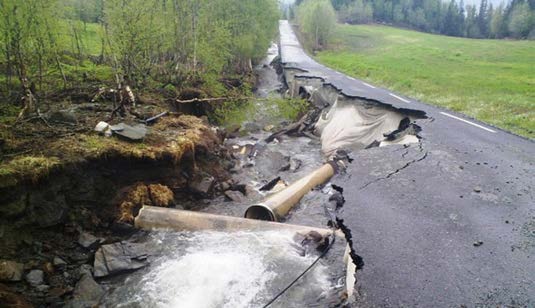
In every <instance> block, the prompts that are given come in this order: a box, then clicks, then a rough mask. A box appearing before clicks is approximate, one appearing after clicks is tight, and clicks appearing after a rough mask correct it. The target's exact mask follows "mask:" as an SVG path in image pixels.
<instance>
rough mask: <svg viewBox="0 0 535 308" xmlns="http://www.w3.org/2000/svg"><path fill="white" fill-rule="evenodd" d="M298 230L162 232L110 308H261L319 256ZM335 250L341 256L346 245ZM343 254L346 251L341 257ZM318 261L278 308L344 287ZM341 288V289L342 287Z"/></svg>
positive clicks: (113, 295)
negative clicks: (300, 241)
mask: <svg viewBox="0 0 535 308" xmlns="http://www.w3.org/2000/svg"><path fill="white" fill-rule="evenodd" d="M293 236H294V233H293V232H279V231H268V232H258V233H257V232H235V233H226V232H194V233H190V232H185V233H173V232H163V231H162V232H156V233H152V234H151V235H150V237H149V238H148V239H147V242H146V243H145V245H147V246H148V247H150V248H151V249H153V250H154V251H155V252H158V255H159V256H158V257H157V258H156V260H153V261H151V266H150V268H148V269H145V270H142V271H140V272H137V273H134V274H132V275H131V276H129V277H128V278H127V280H126V281H125V282H124V284H123V285H122V286H121V287H119V288H117V289H115V290H113V291H112V292H111V293H110V295H109V296H108V297H107V300H106V303H105V304H106V305H107V306H110V307H181V308H212V307H213V308H216V307H228V308H239V307H261V306H263V304H265V303H266V302H268V301H269V300H270V299H271V298H272V297H273V296H275V294H276V293H277V292H278V291H279V290H280V289H281V286H286V285H287V284H288V283H289V282H291V281H292V280H293V279H294V278H295V273H299V272H301V271H303V270H304V269H305V268H306V267H307V266H309V265H310V263H312V262H313V261H314V259H315V258H316V254H309V255H307V256H302V250H301V248H300V247H299V246H298V245H296V243H295V241H294V239H293ZM333 253H337V254H341V252H340V248H338V251H336V250H335V251H333ZM339 257H340V258H341V255H340V256H339ZM333 274H335V273H332V272H331V271H330V270H328V269H327V266H326V265H324V264H318V265H317V266H316V267H315V268H314V269H313V270H312V271H311V272H309V273H308V274H307V275H306V276H305V277H304V278H303V280H302V281H300V283H299V285H298V286H296V287H295V288H292V289H291V290H289V291H288V293H287V294H285V295H284V296H283V297H282V298H280V299H279V300H278V301H277V302H276V303H275V304H274V305H273V307H295V306H296V305H298V306H302V307H305V306H307V307H310V306H314V305H315V304H316V305H317V302H318V301H321V300H325V298H328V297H330V296H331V294H332V293H333V291H334V290H336V289H341V285H339V283H338V281H339V280H340V281H341V280H342V277H343V276H344V275H343V272H341V273H338V274H337V275H338V278H339V279H333V278H332V277H333ZM338 291H340V290H338Z"/></svg>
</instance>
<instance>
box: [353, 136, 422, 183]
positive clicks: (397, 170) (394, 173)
mask: <svg viewBox="0 0 535 308" xmlns="http://www.w3.org/2000/svg"><path fill="white" fill-rule="evenodd" d="M419 148H420V152H423V151H424V149H423V147H422V144H421V143H420V145H419ZM408 152H409V150H408V149H407V151H406V152H405V153H403V154H402V157H405V155H407V154H408ZM428 153H429V152H428V151H425V153H424V155H423V156H422V157H420V158H417V159H413V160H411V161H409V162H407V163H406V164H405V165H403V166H402V167H401V168H398V169H396V170H394V171H393V172H390V173H389V174H387V175H386V176H385V177H381V178H377V179H375V180H373V181H371V182H368V183H366V184H365V185H363V186H361V187H360V188H359V190H362V189H365V188H367V187H368V186H370V185H372V184H374V183H377V182H379V181H383V180H387V179H389V178H391V177H393V176H394V175H396V174H398V173H400V172H401V171H403V170H404V169H407V168H408V167H410V166H411V165H412V164H415V163H417V162H420V161H422V160H424V159H426V158H427V154H428Z"/></svg>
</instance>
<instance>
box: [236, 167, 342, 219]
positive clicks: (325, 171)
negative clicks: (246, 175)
mask: <svg viewBox="0 0 535 308" xmlns="http://www.w3.org/2000/svg"><path fill="white" fill-rule="evenodd" d="M335 172H336V164H335V163H334V162H330V163H327V164H325V165H323V166H321V167H320V168H318V169H316V170H315V171H313V172H312V173H310V174H309V175H307V176H305V177H303V178H301V179H299V180H298V181H296V182H294V183H293V184H292V185H290V186H288V187H286V188H285V189H283V190H282V191H280V192H278V193H276V194H274V195H272V196H270V197H268V198H267V199H266V200H264V201H263V202H261V203H259V204H255V205H252V206H250V207H249V208H248V209H247V210H246V211H245V218H250V219H257V220H267V221H280V219H281V218H282V217H284V216H286V214H288V212H289V211H290V210H291V209H292V207H293V206H294V205H296V204H297V203H298V202H299V201H300V200H301V198H303V196H304V195H305V194H306V193H308V192H309V191H311V190H312V189H313V188H314V187H316V186H318V185H321V184H323V183H325V182H327V181H328V180H329V179H330V178H331V177H332V176H333V175H334V174H335Z"/></svg>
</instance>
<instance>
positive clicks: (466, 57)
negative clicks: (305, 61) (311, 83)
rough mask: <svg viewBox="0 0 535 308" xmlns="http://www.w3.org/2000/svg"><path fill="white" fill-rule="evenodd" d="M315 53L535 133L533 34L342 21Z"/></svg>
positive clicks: (374, 79) (352, 71) (411, 92)
mask: <svg viewBox="0 0 535 308" xmlns="http://www.w3.org/2000/svg"><path fill="white" fill-rule="evenodd" d="M316 58H317V60H319V61H320V62H322V63H324V64H325V65H328V66H330V67H332V68H335V69H337V70H339V71H341V72H344V73H346V74H348V75H351V76H355V77H359V78H361V79H364V80H367V81H369V82H371V83H374V84H376V85H380V86H384V87H388V88H390V89H392V90H394V91H398V92H400V93H403V94H405V95H407V96H411V97H414V98H417V99H419V100H421V101H424V102H427V103H430V104H433V105H438V106H442V107H445V108H448V109H450V110H455V111H458V112H461V113H464V114H467V115H469V116H471V117H474V118H476V119H479V120H481V121H483V122H487V123H490V124H492V125H495V126H497V127H501V128H503V129H506V130H509V131H512V132H514V133H516V134H519V135H522V136H526V137H528V138H535V41H506V40H475V39H465V38H454V37H447V36H441V35H432V34H426V33H420V32H415V31H410V30H402V29H398V28H392V27H387V26H379V25H357V26H353V25H338V26H337V27H336V30H335V33H334V36H333V42H332V44H331V46H330V47H329V49H328V50H325V51H322V52H320V53H318V54H317V57H316Z"/></svg>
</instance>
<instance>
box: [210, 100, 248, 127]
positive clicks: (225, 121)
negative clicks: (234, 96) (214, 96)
mask: <svg viewBox="0 0 535 308" xmlns="http://www.w3.org/2000/svg"><path fill="white" fill-rule="evenodd" d="M254 109H255V105H254V102H253V101H250V100H247V101H238V102H235V101H227V102H224V103H221V104H219V105H217V106H216V107H215V110H214V112H213V113H212V114H211V115H210V117H211V120H212V121H214V122H215V123H218V124H219V125H223V126H225V127H232V126H236V125H241V124H242V123H243V122H245V121H246V120H248V119H249V115H250V114H252V113H253V112H254Z"/></svg>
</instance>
